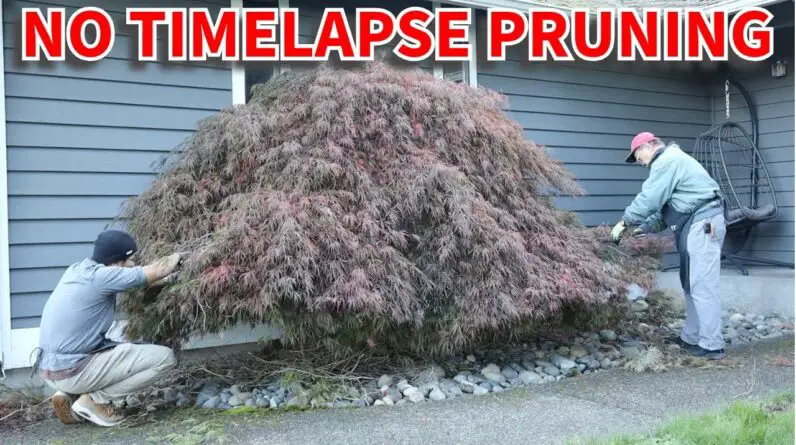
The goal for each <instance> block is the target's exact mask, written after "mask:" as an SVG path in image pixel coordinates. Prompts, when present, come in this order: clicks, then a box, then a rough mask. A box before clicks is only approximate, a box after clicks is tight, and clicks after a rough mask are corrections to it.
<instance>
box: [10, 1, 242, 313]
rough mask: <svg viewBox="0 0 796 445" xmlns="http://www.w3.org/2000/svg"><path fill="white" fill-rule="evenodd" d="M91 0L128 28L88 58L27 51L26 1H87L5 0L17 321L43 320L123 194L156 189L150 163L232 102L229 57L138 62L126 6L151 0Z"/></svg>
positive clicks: (71, 4)
mask: <svg viewBox="0 0 796 445" xmlns="http://www.w3.org/2000/svg"><path fill="white" fill-rule="evenodd" d="M91 4H92V5H95V6H99V7H102V8H104V9H105V10H106V11H108V12H110V13H111V15H112V17H113V19H114V21H115V25H116V31H117V33H116V41H115V44H114V48H113V50H112V52H111V53H110V55H109V56H108V57H107V58H106V59H104V60H102V61H99V62H95V63H92V64H90V65H89V64H86V63H84V62H80V61H75V60H71V61H68V62H67V63H64V62H58V63H52V64H48V63H33V62H25V63H22V62H20V60H19V59H20V58H19V55H18V53H19V51H18V48H19V45H20V44H21V41H20V37H19V35H20V27H19V23H20V13H21V8H23V7H39V8H45V7H53V6H64V7H66V8H67V15H69V14H71V13H72V12H74V10H75V9H77V8H78V7H81V6H84V5H86V2H80V1H78V0H48V1H47V2H46V3H44V2H35V1H13V0H12V1H8V0H6V1H4V2H3V7H4V11H3V19H4V22H3V32H4V35H3V37H4V48H3V51H4V56H5V72H4V73H3V74H4V77H5V88H6V98H5V101H6V120H7V144H8V193H9V215H8V217H9V220H10V221H9V238H10V268H11V280H10V286H11V318H12V320H11V328H12V329H20V328H31V327H37V326H38V324H39V316H40V314H41V311H42V309H43V307H44V304H45V302H46V301H47V297H48V295H49V292H50V291H51V290H52V289H53V288H54V287H55V285H56V284H57V282H58V279H59V278H60V276H61V274H62V273H63V271H64V269H65V268H66V267H67V266H68V265H69V264H71V263H73V262H75V261H79V260H80V259H81V258H84V257H86V256H90V255H91V252H92V243H93V241H94V238H95V237H96V235H97V233H98V232H99V231H101V230H102V229H103V228H104V227H105V225H106V224H108V223H109V222H111V221H112V219H113V218H114V217H115V216H116V215H117V214H118V211H119V209H120V205H121V204H122V202H123V201H124V200H125V199H126V198H127V197H130V196H133V195H136V194H137V193H140V192H141V191H142V190H144V188H145V187H147V185H148V184H149V183H150V181H151V180H152V179H153V178H154V176H153V169H152V166H151V163H152V162H153V161H156V160H157V159H158V158H159V156H161V155H162V154H164V153H165V152H167V151H169V150H170V149H172V148H173V147H175V146H176V145H177V144H178V143H180V142H181V141H182V140H183V139H185V138H186V137H187V136H188V135H190V134H191V132H192V130H194V128H195V127H196V123H197V121H198V120H199V119H201V118H203V117H205V116H208V115H210V114H213V113H214V112H216V111H217V110H219V109H220V108H221V107H224V106H227V105H229V104H230V103H231V100H232V99H231V94H232V93H231V82H232V81H231V75H230V69H229V67H228V66H227V67H224V66H220V65H218V64H216V65H209V64H204V63H202V64H193V65H191V66H190V67H189V66H186V65H179V64H175V63H173V62H166V63H155V62H146V63H141V62H136V61H134V59H135V58H136V57H135V53H134V51H135V43H134V41H135V38H136V36H135V35H131V29H130V28H128V27H126V26H125V25H124V21H125V19H124V11H125V8H127V7H132V6H147V2H146V1H143V2H142V1H140V0H124V1H118V0H117V1H110V0H99V1H95V2H92V3H91ZM169 5H172V6H186V7H193V6H206V7H208V8H209V9H210V12H211V14H214V15H215V14H217V10H218V8H219V7H220V6H228V3H227V2H224V1H223V0H206V1H200V0H191V1H188V2H179V1H177V0H173V1H172V2H171V4H169V2H164V1H157V2H156V1H151V2H149V6H169ZM160 51H163V46H161V47H160Z"/></svg>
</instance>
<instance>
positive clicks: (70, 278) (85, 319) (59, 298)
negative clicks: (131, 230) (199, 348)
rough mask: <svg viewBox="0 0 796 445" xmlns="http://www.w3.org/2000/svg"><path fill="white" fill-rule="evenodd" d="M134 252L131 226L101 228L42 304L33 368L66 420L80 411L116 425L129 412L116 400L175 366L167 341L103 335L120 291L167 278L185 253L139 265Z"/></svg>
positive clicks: (104, 423) (91, 418) (72, 419)
mask: <svg viewBox="0 0 796 445" xmlns="http://www.w3.org/2000/svg"><path fill="white" fill-rule="evenodd" d="M136 250H137V246H136V243H135V240H134V239H133V238H132V237H131V236H130V235H129V234H127V233H125V232H122V231H118V230H107V231H104V232H102V233H100V234H99V236H98V237H97V239H96V241H95V242H94V253H93V255H92V257H91V258H86V259H84V260H83V261H80V262H78V263H75V264H72V265H71V266H69V268H68V269H67V270H66V272H65V273H64V275H63V276H62V277H61V280H60V281H59V282H58V285H57V286H56V287H55V289H54V290H53V292H52V294H51V295H50V298H49V299H48V300H47V304H46V305H45V306H44V312H43V313H42V318H41V330H40V339H39V347H40V352H39V357H38V359H37V361H36V365H34V368H35V369H37V370H38V371H39V375H40V376H41V377H42V379H43V380H44V381H45V382H46V383H47V384H48V385H49V386H50V387H52V388H53V389H55V390H56V391H57V392H56V393H55V395H54V396H53V399H52V403H53V408H54V410H55V413H56V416H57V417H58V418H59V419H60V420H61V422H63V423H66V424H72V423H76V422H77V421H79V419H80V417H82V418H85V419H88V420H89V421H91V422H93V423H95V424H97V425H102V426H113V425H117V424H118V423H119V422H121V421H122V420H123V418H122V416H121V415H120V414H119V413H118V412H117V411H116V409H115V407H114V405H113V403H112V402H115V401H120V400H123V399H124V398H125V397H126V396H127V395H129V394H132V393H135V392H137V391H140V390H142V389H144V388H146V387H147V386H149V385H151V384H152V383H154V382H156V381H157V380H158V379H159V378H161V377H163V376H164V375H165V373H166V372H168V371H169V370H170V369H171V368H173V367H174V366H175V364H176V361H175V358H174V353H173V352H172V351H171V349H169V348H167V347H164V346H159V345H151V344H133V343H116V342H112V341H110V340H108V339H106V338H105V335H106V333H107V331H108V329H109V328H110V327H111V324H112V323H113V321H114V319H115V315H116V293H118V292H124V291H126V290H128V289H132V288H135V287H141V286H145V285H153V284H154V285H160V284H163V283H165V282H168V281H169V280H170V274H171V273H172V272H173V271H174V270H175V269H176V268H177V266H178V264H179V262H180V258H181V257H180V254H173V255H171V256H169V257H166V258H163V259H161V260H159V261H157V262H155V263H152V264H150V265H148V266H144V267H141V266H136V265H135V263H134V262H133V261H131V260H130V257H131V256H133V255H134V254H135V253H136ZM69 394H74V395H77V396H78V397H77V400H75V401H74V402H73V401H72V397H70V396H69ZM74 414H77V416H80V417H76V416H75V415H74Z"/></svg>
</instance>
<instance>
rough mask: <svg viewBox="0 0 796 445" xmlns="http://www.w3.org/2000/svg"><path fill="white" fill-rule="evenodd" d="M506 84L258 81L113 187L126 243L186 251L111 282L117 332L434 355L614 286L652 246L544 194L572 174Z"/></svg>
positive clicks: (310, 75) (345, 75)
mask: <svg viewBox="0 0 796 445" xmlns="http://www.w3.org/2000/svg"><path fill="white" fill-rule="evenodd" d="M503 100H504V98H503V97H502V96H500V95H499V94H497V93H495V92H493V91H488V90H486V89H483V88H479V89H473V88H470V87H469V86H466V85H462V84H456V83H452V82H447V81H440V80H437V79H435V78H434V77H433V76H430V75H427V74H425V73H422V72H416V71H405V70H399V69H394V68H390V67H388V66H386V65H381V64H375V65H372V66H368V67H365V68H363V69H359V70H342V69H334V68H329V67H323V68H320V69H317V70H313V71H305V72H291V73H285V74H282V75H280V76H279V77H277V78H275V79H273V80H271V81H270V82H269V83H267V84H264V85H258V86H257V87H256V88H255V90H254V91H253V99H252V100H251V102H250V103H249V104H246V105H245V106H236V107H231V108H227V109H224V110H222V111H220V112H219V113H217V114H216V115H214V116H212V117H210V118H208V119H206V120H204V121H202V122H201V123H200V125H199V127H198V129H197V131H196V132H195V134H193V135H192V136H191V137H190V138H189V139H187V140H186V141H185V143H184V144H183V146H182V147H181V148H182V149H181V150H179V151H178V152H176V153H175V155H174V157H172V158H171V159H170V160H169V162H168V165H165V164H164V172H163V173H162V174H161V175H160V177H159V178H158V179H157V181H156V182H155V183H154V184H153V185H152V187H151V188H150V189H149V190H147V191H146V192H144V193H143V194H141V195H139V196H137V197H135V198H134V199H133V200H131V202H130V203H129V204H130V205H129V206H128V208H127V212H126V213H125V216H126V217H128V218H130V229H131V230H132V232H133V233H134V234H135V236H136V237H137V238H138V240H139V244H140V245H141V246H142V247H143V248H142V251H141V256H142V258H143V259H146V260H150V259H154V258H156V257H159V256H161V255H165V254H168V253H170V252H172V251H175V250H188V251H190V253H191V255H190V257H189V258H188V259H187V261H186V262H185V264H184V267H183V271H182V275H181V277H182V278H181V281H180V282H179V283H177V284H174V285H170V286H167V287H164V288H162V289H150V290H147V291H141V292H133V293H131V294H130V295H129V296H128V298H126V300H125V302H124V304H125V311H126V312H127V314H128V316H129V318H130V334H131V335H133V336H136V337H138V336H143V337H146V338H150V339H153V340H156V341H161V342H165V343H170V344H175V345H176V344H179V342H180V341H181V340H184V339H185V338H186V337H187V336H188V335H190V334H192V333H197V332H201V333H211V332H218V331H219V330H222V329H226V328H228V327H230V326H231V325H234V324H235V323H237V322H239V321H242V322H247V323H263V322H266V323H274V324H276V325H278V326H279V327H281V328H282V329H283V341H285V342H287V343H290V344H293V345H317V344H319V343H320V344H323V345H325V346H327V347H328V348H330V349H334V350H346V349H351V348H354V349H356V348H365V347H367V344H368V343H370V344H373V342H375V344H376V345H379V346H384V347H395V348H410V349H414V350H417V351H426V352H434V353H436V352H445V353H450V352H453V351H456V350H459V349H461V348H462V347H465V345H469V344H473V343H474V342H477V341H478V340H479V339H480V338H484V337H489V336H490V335H492V334H494V333H495V332H497V331H505V330H507V329H509V330H510V329H512V327H514V326H517V325H521V324H523V323H531V322H538V321H539V320H544V319H546V318H548V317H550V316H551V315H554V314H556V313H559V312H560V311H562V310H564V309H566V308H578V310H580V309H583V310H585V309H587V308H589V307H595V306H599V305H601V304H606V302H607V301H608V299H609V298H610V297H612V296H613V297H615V298H620V299H621V298H622V295H623V294H624V289H625V287H626V285H627V282H628V280H629V279H630V280H633V281H636V282H639V281H643V280H644V279H645V275H644V274H645V273H648V272H649V271H650V270H652V268H654V267H655V261H654V259H655V257H656V255H659V254H660V252H659V251H656V249H655V248H653V249H652V251H651V252H644V253H642V254H638V253H633V252H632V251H628V250H627V249H625V247H624V244H622V245H619V246H615V245H613V243H611V242H610V240H609V239H608V238H607V237H606V236H605V232H604V230H603V229H586V228H583V227H581V226H580V225H579V224H578V223H577V221H576V220H575V219H574V218H573V215H572V214H571V213H569V212H565V211H562V210H559V209H557V208H556V207H555V206H554V205H553V203H552V198H553V197H554V196H555V194H554V193H566V194H571V195H580V194H582V190H581V188H580V187H579V186H578V184H577V182H576V181H575V179H574V177H573V176H572V174H571V173H570V172H569V171H567V170H566V168H565V167H564V166H563V164H562V163H560V162H558V161H557V160H555V159H553V158H551V157H550V156H548V154H547V152H546V151H545V149H544V147H540V146H538V145H536V144H535V143H534V142H532V141H530V140H528V139H527V138H526V137H525V136H524V134H523V130H522V128H520V127H519V126H518V125H517V124H516V123H515V122H513V121H512V120H511V119H509V118H508V117H507V116H506V114H505V113H504V111H503V108H502V105H503V103H504V102H503ZM601 230H603V231H601ZM631 250H632V249H631Z"/></svg>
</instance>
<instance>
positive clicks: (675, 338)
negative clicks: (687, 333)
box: [666, 335, 696, 349]
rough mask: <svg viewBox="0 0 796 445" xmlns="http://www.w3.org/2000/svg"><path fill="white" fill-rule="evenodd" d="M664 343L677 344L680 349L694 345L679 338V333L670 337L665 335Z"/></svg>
mask: <svg viewBox="0 0 796 445" xmlns="http://www.w3.org/2000/svg"><path fill="white" fill-rule="evenodd" d="M666 343H669V344H673V345H677V346H679V347H681V348H682V349H689V348H693V347H694V346H696V345H692V344H690V343H686V342H684V341H683V339H682V338H680V336H679V335H672V336H671V337H667V338H666Z"/></svg>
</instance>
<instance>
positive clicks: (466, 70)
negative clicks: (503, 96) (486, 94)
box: [432, 1, 477, 86]
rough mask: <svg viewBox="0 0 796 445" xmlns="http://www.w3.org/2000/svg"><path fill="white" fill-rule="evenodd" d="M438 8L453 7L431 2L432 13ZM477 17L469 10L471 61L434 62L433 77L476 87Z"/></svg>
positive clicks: (475, 12)
mask: <svg viewBox="0 0 796 445" xmlns="http://www.w3.org/2000/svg"><path fill="white" fill-rule="evenodd" d="M440 7H443V8H445V7H454V5H449V4H446V3H440V2H438V1H433V2H432V8H433V9H432V11H433V10H435V9H436V8H440ZM455 7H461V6H460V5H455ZM476 17H477V11H476V10H475V9H471V23H470V31H469V39H470V43H471V44H473V50H472V51H473V54H472V57H471V58H472V59H473V61H472V62H471V61H467V60H461V61H460V60H454V61H437V60H434V75H435V76H436V77H438V78H441V79H445V80H449V81H452V82H460V83H464V84H468V85H470V86H476V85H477V81H476V69H475V67H476V64H475V58H476V55H475V49H476V45H475V42H476V32H475V21H476Z"/></svg>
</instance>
